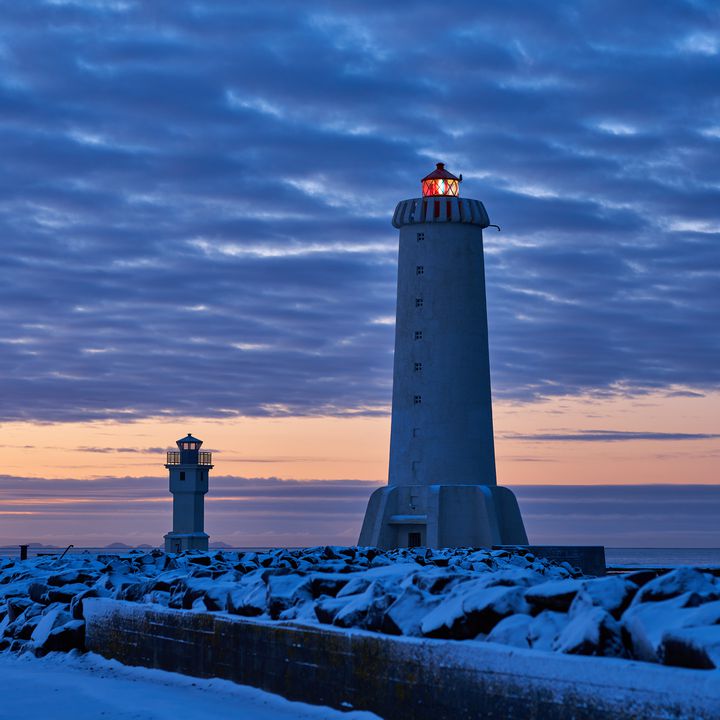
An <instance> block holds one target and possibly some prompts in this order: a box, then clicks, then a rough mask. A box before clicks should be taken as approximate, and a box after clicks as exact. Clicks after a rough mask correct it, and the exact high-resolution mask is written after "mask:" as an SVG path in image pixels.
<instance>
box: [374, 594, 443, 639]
mask: <svg viewBox="0 0 720 720" xmlns="http://www.w3.org/2000/svg"><path fill="white" fill-rule="evenodd" d="M440 602H441V599H440V598H439V597H437V596H433V595H430V593H427V592H423V591H422V590H420V589H418V588H417V587H415V586H414V585H408V586H407V587H406V588H405V589H404V590H403V591H402V593H401V594H400V596H399V597H398V598H397V600H395V602H394V603H393V604H392V605H390V607H389V608H388V609H387V610H386V611H385V616H384V618H383V623H382V631H383V632H384V633H387V634H388V635H407V636H420V635H422V631H421V629H420V625H421V623H422V619H423V618H424V617H425V616H426V615H427V614H428V613H429V612H430V610H432V609H433V608H435V607H437V605H439V604H440Z"/></svg>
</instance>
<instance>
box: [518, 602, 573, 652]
mask: <svg viewBox="0 0 720 720" xmlns="http://www.w3.org/2000/svg"><path fill="white" fill-rule="evenodd" d="M569 621H570V618H569V617H568V615H566V614H565V613H558V612H555V611H554V610H544V611H543V612H541V613H540V614H539V615H537V616H535V617H534V618H533V619H532V622H531V623H530V625H529V626H528V642H529V643H530V647H531V648H534V649H535V650H552V647H553V644H554V642H555V639H556V638H557V637H558V635H560V633H561V632H562V630H563V628H564V627H565V626H566V625H567V624H568V622H569Z"/></svg>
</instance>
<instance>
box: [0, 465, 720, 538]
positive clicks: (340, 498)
mask: <svg viewBox="0 0 720 720" xmlns="http://www.w3.org/2000/svg"><path fill="white" fill-rule="evenodd" d="M376 487H379V484H378V483H371V482H366V481H360V480H338V481H304V482H300V481H293V480H279V479H277V478H240V477H229V476H224V477H217V478H213V479H212V482H211V489H210V493H209V494H208V495H207V498H206V523H205V526H206V529H207V530H208V532H209V533H210V535H211V538H212V539H213V540H220V541H224V542H226V543H228V544H231V545H233V546H238V547H258V546H260V547H264V546H278V547H287V546H300V545H324V544H328V543H331V544H332V543H334V544H354V543H356V542H357V538H358V535H359V532H360V525H361V523H362V519H363V515H364V513H365V507H366V505H367V499H368V497H369V496H370V493H371V492H372V491H373V490H374V489H375V488H376ZM513 489H514V491H515V494H516V496H517V498H518V502H519V503H520V508H521V511H522V514H523V518H524V520H525V524H526V527H527V531H528V535H529V537H530V540H531V542H533V543H536V544H554V543H558V544H600V545H607V546H610V547H718V545H719V544H720V531H719V530H718V526H717V507H718V503H720V487H717V486H712V485H644V486H640V485H626V486H610V485H596V486H587V485H586V486H580V485H576V486H548V485H536V486H518V487H515V488H513ZM0 497H1V498H2V501H1V502H0V520H1V523H0V525H1V527H2V530H1V531H0V545H17V544H20V543H23V542H42V543H46V544H56V545H67V544H69V543H73V544H74V545H75V546H76V547H81V546H86V547H88V546H90V547H91V546H104V545H106V544H109V543H111V542H116V541H123V542H126V543H132V544H140V543H148V544H151V545H160V544H161V542H162V541H161V538H162V536H163V535H164V533H166V532H168V531H169V530H170V524H171V518H172V509H171V496H170V494H169V493H168V491H167V479H165V478H157V477H142V478H98V479H96V480H72V479H65V480H47V479H39V478H18V477H10V476H2V477H0Z"/></svg>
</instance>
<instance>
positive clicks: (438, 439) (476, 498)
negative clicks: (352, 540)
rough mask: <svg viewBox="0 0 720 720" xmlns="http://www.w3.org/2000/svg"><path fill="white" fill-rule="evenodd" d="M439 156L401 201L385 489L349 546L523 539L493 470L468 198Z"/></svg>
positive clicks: (483, 220) (481, 274)
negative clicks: (415, 192) (418, 191)
mask: <svg viewBox="0 0 720 720" xmlns="http://www.w3.org/2000/svg"><path fill="white" fill-rule="evenodd" d="M461 181H462V175H461V176H460V177H455V176H454V175H452V174H451V173H449V172H448V171H447V170H445V166H444V165H443V163H438V164H437V169H436V170H434V171H433V172H432V173H430V174H429V175H427V176H426V177H425V178H423V180H422V193H423V197H421V198H415V199H412V200H403V201H402V202H400V203H399V204H398V206H397V208H396V209H395V215H394V217H393V221H392V222H393V225H394V226H395V227H396V228H398V229H399V230H400V251H399V258H398V288H397V315H396V318H397V319H396V325H395V360H394V369H393V397H392V428H391V433H390V468H389V479H388V486H387V487H384V488H380V489H378V490H376V491H375V492H374V493H373V494H372V496H371V497H370V502H369V504H368V508H367V512H366V514H365V521H364V522H363V526H362V531H361V533H360V540H359V544H360V545H374V546H377V547H381V548H393V547H414V546H427V547H458V546H490V545H501V544H526V543H527V535H526V534H525V528H524V526H523V521H522V518H521V516H520V510H519V508H518V505H517V501H516V500H515V496H514V495H513V494H512V492H511V491H510V490H508V489H507V488H502V487H498V485H497V481H496V477H495V447H494V440H493V421H492V399H491V394H490V362H489V356H488V326H487V307H486V300H485V266H484V260H483V234H482V231H483V228H486V227H488V226H489V225H490V221H489V219H488V215H487V212H486V211H485V207H484V206H483V204H482V203H481V202H480V201H479V200H471V199H468V198H460V197H459V187H460V182H461Z"/></svg>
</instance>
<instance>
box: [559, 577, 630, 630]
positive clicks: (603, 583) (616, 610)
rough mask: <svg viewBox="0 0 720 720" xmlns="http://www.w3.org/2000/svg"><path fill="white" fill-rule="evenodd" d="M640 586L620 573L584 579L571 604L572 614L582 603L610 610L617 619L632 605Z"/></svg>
mask: <svg viewBox="0 0 720 720" xmlns="http://www.w3.org/2000/svg"><path fill="white" fill-rule="evenodd" d="M637 591H638V586H637V585H636V584H635V583H633V582H630V581H629V580H626V579H625V578H623V577H622V576H620V575H611V576H609V577H603V578H593V579H590V580H583V581H582V589H581V590H580V592H579V593H578V594H577V595H576V596H575V599H574V600H573V602H572V604H571V605H570V610H569V612H570V614H571V615H573V614H575V613H576V612H577V611H578V608H579V607H580V605H583V606H586V607H599V608H602V609H603V610H605V611H606V612H609V613H610V614H611V615H612V616H613V617H614V618H615V619H616V620H619V619H620V616H621V615H622V614H623V612H625V610H626V609H627V608H628V606H629V605H630V602H631V601H632V599H633V597H634V596H635V593H636V592H637Z"/></svg>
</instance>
